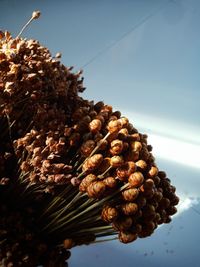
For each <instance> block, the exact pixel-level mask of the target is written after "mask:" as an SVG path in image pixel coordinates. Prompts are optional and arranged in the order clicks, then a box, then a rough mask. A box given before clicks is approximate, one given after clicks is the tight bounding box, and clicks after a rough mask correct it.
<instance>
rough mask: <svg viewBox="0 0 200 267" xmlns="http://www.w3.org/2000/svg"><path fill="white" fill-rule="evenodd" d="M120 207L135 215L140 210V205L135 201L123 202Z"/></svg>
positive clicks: (123, 210) (128, 213) (124, 212)
mask: <svg viewBox="0 0 200 267" xmlns="http://www.w3.org/2000/svg"><path fill="white" fill-rule="evenodd" d="M120 208H121V210H122V212H123V214H125V215H134V214H135V213H136V212H137V211H138V205H137V204H136V203H134V202H128V203H125V204H122V205H121V207H120Z"/></svg>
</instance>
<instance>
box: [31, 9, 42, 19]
mask: <svg viewBox="0 0 200 267" xmlns="http://www.w3.org/2000/svg"><path fill="white" fill-rule="evenodd" d="M40 15H41V12H40V11H38V10H37V11H33V13H32V18H33V19H38V18H39V17H40Z"/></svg>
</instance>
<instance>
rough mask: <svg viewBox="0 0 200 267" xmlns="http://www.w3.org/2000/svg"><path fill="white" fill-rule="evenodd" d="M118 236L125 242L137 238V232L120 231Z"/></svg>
mask: <svg viewBox="0 0 200 267" xmlns="http://www.w3.org/2000/svg"><path fill="white" fill-rule="evenodd" d="M118 237H119V240H120V241H121V242H122V243H125V244H127V243H130V242H133V241H135V240H136V239H137V234H135V233H132V232H120V233H119V235H118Z"/></svg>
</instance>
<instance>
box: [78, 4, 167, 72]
mask: <svg viewBox="0 0 200 267" xmlns="http://www.w3.org/2000/svg"><path fill="white" fill-rule="evenodd" d="M171 1H172V0H168V1H167V2H166V3H165V4H164V5H161V6H160V7H159V8H157V9H156V10H154V11H153V12H151V13H150V14H149V15H147V16H146V17H144V18H142V19H141V20H140V21H139V22H138V23H136V24H135V25H134V26H133V27H132V28H131V29H130V30H128V31H127V32H125V33H124V34H122V35H121V36H120V37H119V38H118V39H116V40H115V41H114V42H113V43H111V44H110V45H107V46H106V47H104V48H103V49H102V50H100V51H99V52H98V53H97V54H96V55H94V56H93V57H92V58H91V59H90V60H88V61H87V62H86V63H85V64H84V65H82V66H81V69H84V68H86V67H87V66H88V65H90V64H91V63H93V62H94V61H95V60H96V59H97V58H99V57H100V56H101V55H103V54H104V53H106V52H107V51H108V50H110V49H112V48H113V47H114V46H115V45H116V44H118V43H119V42H120V41H122V40H123V39H124V38H125V37H127V36H128V35H129V34H131V33H132V32H133V31H135V30H136V29H138V28H139V27H140V26H142V25H143V24H145V23H146V22H147V21H148V20H150V19H151V18H152V17H154V16H155V15H157V14H158V13H159V12H160V11H161V10H162V9H163V8H164V7H165V6H166V5H167V4H168V3H169V2H171Z"/></svg>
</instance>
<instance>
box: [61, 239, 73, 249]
mask: <svg viewBox="0 0 200 267" xmlns="http://www.w3.org/2000/svg"><path fill="white" fill-rule="evenodd" d="M74 245H75V243H74V241H73V239H71V238H67V239H65V240H64V241H63V247H64V248H65V249H71V248H72V247H73V246H74Z"/></svg>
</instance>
